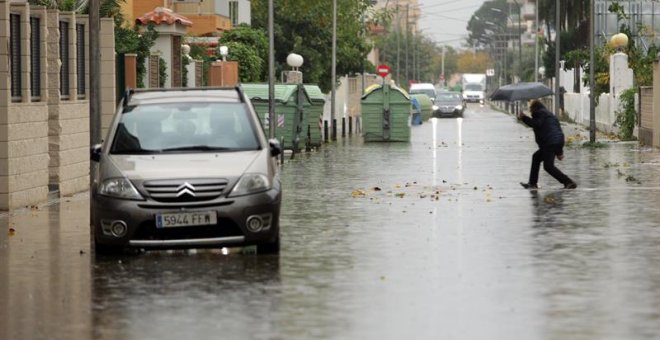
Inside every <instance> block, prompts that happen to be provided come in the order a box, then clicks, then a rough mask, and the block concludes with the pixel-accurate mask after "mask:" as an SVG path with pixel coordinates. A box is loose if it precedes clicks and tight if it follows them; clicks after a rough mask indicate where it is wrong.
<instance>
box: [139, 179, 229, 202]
mask: <svg viewBox="0 0 660 340" xmlns="http://www.w3.org/2000/svg"><path fill="white" fill-rule="evenodd" d="M227 184H228V182H227V180H225V179H194V180H181V179H176V180H157V181H145V182H144V183H142V186H143V187H144V189H145V190H146V191H147V193H148V194H149V197H151V198H152V199H153V200H155V201H159V202H167V203H175V202H202V201H209V200H213V199H215V198H217V197H219V196H220V195H222V193H223V191H224V190H225V189H226V188H227Z"/></svg>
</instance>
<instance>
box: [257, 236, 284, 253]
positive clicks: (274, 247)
mask: <svg viewBox="0 0 660 340" xmlns="http://www.w3.org/2000/svg"><path fill="white" fill-rule="evenodd" d="M279 253H280V235H277V237H276V238H275V240H274V241H270V242H265V243H259V244H257V254H279Z"/></svg>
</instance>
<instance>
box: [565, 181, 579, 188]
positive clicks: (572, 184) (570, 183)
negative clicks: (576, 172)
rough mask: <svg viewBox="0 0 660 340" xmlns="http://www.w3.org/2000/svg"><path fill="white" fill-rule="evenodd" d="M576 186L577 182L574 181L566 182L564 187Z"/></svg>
mask: <svg viewBox="0 0 660 340" xmlns="http://www.w3.org/2000/svg"><path fill="white" fill-rule="evenodd" d="M575 188H577V184H575V182H573V181H570V182H568V183H566V184H564V189H575Z"/></svg>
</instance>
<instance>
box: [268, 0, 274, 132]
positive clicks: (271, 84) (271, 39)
mask: <svg viewBox="0 0 660 340" xmlns="http://www.w3.org/2000/svg"><path fill="white" fill-rule="evenodd" d="M273 15H274V10H273V0H268V136H269V138H275V35H274V32H273V30H274V28H273V26H274V18H273Z"/></svg>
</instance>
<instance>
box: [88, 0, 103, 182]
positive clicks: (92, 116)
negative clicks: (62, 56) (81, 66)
mask: <svg viewBox="0 0 660 340" xmlns="http://www.w3.org/2000/svg"><path fill="white" fill-rule="evenodd" d="M100 31H101V4H100V0H91V1H90V3H89V61H90V62H89V74H90V77H89V78H90V80H89V89H90V90H89V146H90V147H92V146H94V145H96V144H98V143H100V142H101V45H100V41H101V33H100ZM89 180H90V184H91V183H92V176H90V177H89Z"/></svg>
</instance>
